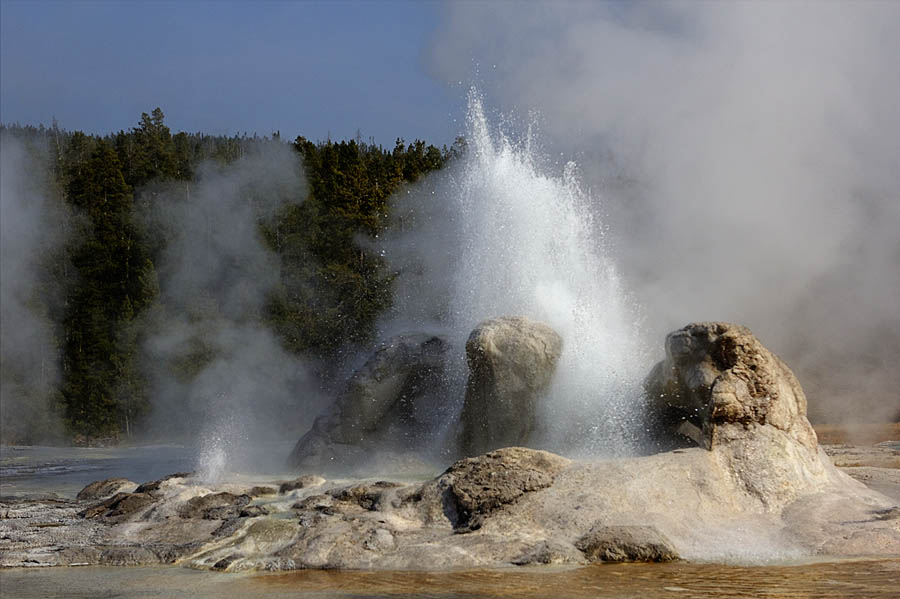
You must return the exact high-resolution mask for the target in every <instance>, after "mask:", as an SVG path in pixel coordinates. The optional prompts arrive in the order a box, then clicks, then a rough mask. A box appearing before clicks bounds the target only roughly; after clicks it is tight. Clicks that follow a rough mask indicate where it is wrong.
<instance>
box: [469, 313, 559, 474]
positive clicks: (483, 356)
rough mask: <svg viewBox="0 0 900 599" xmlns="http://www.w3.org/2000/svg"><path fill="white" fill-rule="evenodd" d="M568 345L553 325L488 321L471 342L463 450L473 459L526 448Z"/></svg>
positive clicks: (515, 319)
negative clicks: (496, 451)
mask: <svg viewBox="0 0 900 599" xmlns="http://www.w3.org/2000/svg"><path fill="white" fill-rule="evenodd" d="M562 345H563V341H562V338H561V337H560V336H559V334H557V333H556V331H554V330H553V329H551V328H550V327H549V326H547V325H545V324H543V323H540V322H535V321H533V320H530V319H528V318H524V317H522V316H505V317H502V318H495V319H492V320H486V321H484V322H482V323H481V324H479V325H478V326H477V327H475V330H473V331H472V333H471V334H470V335H469V339H468V341H466V362H467V363H468V365H469V379H468V382H467V384H466V398H465V404H464V406H463V411H462V415H461V416H460V426H461V430H460V437H459V449H460V452H461V453H462V455H466V456H474V455H478V454H481V453H484V452H486V451H490V450H492V449H497V448H498V447H510V446H515V445H527V444H528V441H529V440H530V437H531V434H532V432H533V431H534V428H535V417H536V416H535V415H536V408H537V402H538V400H540V398H541V397H542V396H543V395H544V394H545V393H546V391H547V388H548V387H549V386H550V383H551V381H552V380H553V375H554V373H555V372H556V364H557V362H558V361H559V356H560V354H561V353H562Z"/></svg>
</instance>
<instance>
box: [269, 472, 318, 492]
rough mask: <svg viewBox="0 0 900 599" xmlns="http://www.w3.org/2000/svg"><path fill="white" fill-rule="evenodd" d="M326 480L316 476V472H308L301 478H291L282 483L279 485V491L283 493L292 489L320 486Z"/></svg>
mask: <svg viewBox="0 0 900 599" xmlns="http://www.w3.org/2000/svg"><path fill="white" fill-rule="evenodd" d="M324 482H325V479H324V478H322V477H321V476H316V475H315V474H306V475H303V476H301V477H299V478H295V479H294V480H290V481H288V482H285V483H281V485H280V486H279V487H278V492H279V493H281V494H282V495H283V494H285V493H290V492H291V491H295V490H297V489H308V488H310V487H318V486H320V485H322V484H323V483H324Z"/></svg>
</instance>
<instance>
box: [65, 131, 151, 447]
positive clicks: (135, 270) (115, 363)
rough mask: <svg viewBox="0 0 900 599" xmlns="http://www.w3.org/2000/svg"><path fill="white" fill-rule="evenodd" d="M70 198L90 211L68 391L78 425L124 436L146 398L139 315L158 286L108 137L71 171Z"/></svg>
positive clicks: (72, 307) (70, 324) (74, 298)
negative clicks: (141, 376)
mask: <svg viewBox="0 0 900 599" xmlns="http://www.w3.org/2000/svg"><path fill="white" fill-rule="evenodd" d="M68 180H69V183H68V185H67V199H68V201H69V203H70V204H71V205H72V206H73V207H74V208H75V209H76V210H77V211H78V212H80V213H82V214H83V215H84V216H85V217H86V221H87V222H86V225H87V226H85V227H84V231H82V240H81V242H80V243H79V244H78V245H77V246H76V247H74V248H73V249H72V251H71V260H72V264H73V265H74V267H75V269H76V271H77V283H76V284H75V285H74V286H73V287H72V288H71V289H70V290H69V293H68V297H67V302H66V303H67V310H66V313H65V316H64V319H63V326H64V330H65V343H64V350H63V355H64V357H63V377H64V384H63V396H64V403H65V414H66V419H67V421H68V423H69V426H70V428H71V429H72V431H73V432H75V433H78V434H81V435H85V436H87V437H107V436H117V435H118V434H119V433H120V431H121V430H122V429H123V428H125V427H126V425H127V423H126V417H127V418H128V419H130V420H129V421H128V423H129V424H130V421H133V419H134V418H136V417H137V416H138V415H139V413H140V411H141V406H142V405H143V404H144V403H145V400H144V399H143V397H141V392H142V389H141V387H142V385H141V384H140V383H139V374H138V373H137V364H136V363H135V358H134V356H135V354H136V344H137V340H136V338H135V335H134V334H133V333H132V332H131V331H130V330H129V329H130V327H131V326H132V325H133V321H134V319H135V316H136V315H137V314H138V313H139V312H140V311H141V310H142V309H143V308H144V307H146V306H147V305H148V304H149V303H150V302H152V301H153V299H154V296H155V294H156V293H157V286H156V276H155V270H154V268H153V264H152V263H151V262H150V260H149V258H148V257H147V255H146V251H145V249H144V247H143V244H142V241H141V239H140V238H139V236H138V234H137V229H136V227H135V223H134V220H133V215H132V212H133V210H132V195H131V188H130V187H129V186H128V184H126V183H125V179H124V177H123V175H122V171H121V165H120V162H119V159H118V157H117V156H116V153H115V152H114V151H113V149H112V148H111V147H110V146H109V144H107V143H106V142H104V141H100V142H98V143H97V146H96V149H95V150H94V151H93V153H92V154H91V157H90V159H89V160H87V161H86V162H85V163H83V164H79V165H77V166H73V168H72V169H70V172H69V173H68Z"/></svg>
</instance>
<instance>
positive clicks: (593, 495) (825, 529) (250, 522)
mask: <svg viewBox="0 0 900 599" xmlns="http://www.w3.org/2000/svg"><path fill="white" fill-rule="evenodd" d="M768 434H769V432H767V431H758V432H757V435H756V436H757V437H758V436H759V435H768ZM775 436H776V437H777V435H775ZM767 444H768V450H769V451H770V452H771V451H772V447H776V448H778V447H781V448H782V449H783V450H785V451H788V450H791V446H790V445H788V444H784V443H782V444H780V445H779V440H778V439H777V438H773V439H767ZM824 449H825V452H828V453H832V454H833V455H835V456H836V458H837V460H838V461H839V463H840V461H841V460H843V459H844V456H848V455H853V456H855V457H854V458H853V462H852V463H854V464H858V463H869V462H873V463H883V460H885V459H890V458H893V459H897V457H898V455H900V447H897V445H896V444H885V443H881V444H878V445H873V446H850V445H828V446H825V447H824ZM753 450H754V448H753V447H752V446H751V445H749V444H745V445H744V446H743V447H742V448H741V449H740V450H739V451H734V448H731V450H729V451H727V452H723V451H708V450H705V449H701V448H691V449H682V450H676V451H673V452H667V453H663V454H658V455H654V456H647V457H639V458H628V459H617V460H608V461H590V462H573V461H570V460H568V459H566V458H563V457H560V456H556V455H554V454H550V453H546V452H541V451H535V450H529V449H524V448H508V449H504V450H499V451H495V452H490V453H488V454H485V455H482V456H479V457H477V458H468V459H464V460H461V461H459V462H457V463H456V464H454V465H453V466H452V467H451V468H449V469H448V470H447V471H446V472H445V473H444V474H442V475H441V476H439V477H437V478H435V479H432V480H429V481H426V482H424V483H400V482H390V481H377V480H358V481H336V480H325V479H323V478H321V477H318V476H314V475H307V476H304V477H300V478H298V479H296V480H293V481H272V483H271V484H270V485H257V486H254V487H249V488H248V487H246V486H243V487H242V486H240V485H236V484H228V483H224V484H220V485H216V486H214V487H213V486H207V485H204V484H203V483H202V482H200V481H197V480H194V479H192V478H191V477H190V475H185V474H178V475H174V476H172V477H170V478H167V479H163V480H159V481H152V482H150V483H145V484H142V485H137V484H135V483H133V482H131V481H126V480H123V479H116V480H112V481H104V482H103V484H96V485H93V486H88V487H87V488H86V489H85V490H84V491H83V492H82V493H80V494H79V498H78V499H75V500H71V499H62V498H56V497H50V496H44V497H26V498H3V499H2V500H0V566H5V567H11V566H46V565H82V564H107V565H138V564H155V563H176V562H178V563H182V564H184V565H187V566H190V567H196V568H208V569H216V570H228V571H235V570H244V569H267V570H286V569H298V568H353V569H358V568H374V569H446V568H458V567H484V566H498V565H509V564H536V563H570V564H583V563H589V562H592V561H665V560H671V559H676V558H682V559H689V560H713V561H741V562H754V561H765V560H770V559H791V558H797V557H801V556H810V555H842V556H845V555H900V501H898V494H900V493H898V492H900V478H898V477H896V476H895V475H896V474H897V473H898V472H900V471H898V470H897V469H892V468H884V467H875V466H867V465H866V466H860V465H854V466H850V467H847V468H843V469H836V468H834V467H833V466H831V464H830V460H828V459H827V457H825V456H824V453H822V454H819V455H818V456H807V457H808V458H810V459H808V460H807V461H806V462H805V463H804V465H803V467H802V468H801V471H790V472H779V471H777V470H773V469H771V467H770V466H771V465H768V466H767V465H766V464H763V463H762V462H760V461H759V460H760V459H761V458H760V457H759V456H756V455H753ZM760 466H766V468H767V472H766V480H764V481H760V480H758V479H756V478H755V474H751V473H750V472H749V471H750V470H753V471H754V472H755V471H757V470H759V467H760ZM742 469H743V470H744V471H745V473H746V476H745V475H742V474H741V470H742ZM842 471H846V472H848V473H849V474H851V475H852V476H853V477H854V478H856V479H858V480H861V481H863V482H865V483H867V484H868V485H869V486H870V488H866V487H864V486H863V485H862V484H859V483H858V482H856V481H855V480H853V479H852V478H850V477H848V476H846V475H844V474H843V473H842ZM876 491H877V492H876Z"/></svg>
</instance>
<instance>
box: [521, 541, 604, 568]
mask: <svg viewBox="0 0 900 599" xmlns="http://www.w3.org/2000/svg"><path fill="white" fill-rule="evenodd" d="M585 561H587V560H585V558H584V555H583V554H582V553H581V552H580V551H579V550H578V549H576V548H575V546H574V545H572V544H571V543H561V542H558V541H557V542H554V541H541V542H539V543H538V544H536V545H534V546H533V547H529V548H528V550H527V551H525V552H524V553H522V554H521V555H520V556H518V557H516V558H514V559H513V560H512V562H511V563H512V564H514V565H516V566H530V565H532V564H580V563H583V562H585Z"/></svg>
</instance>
